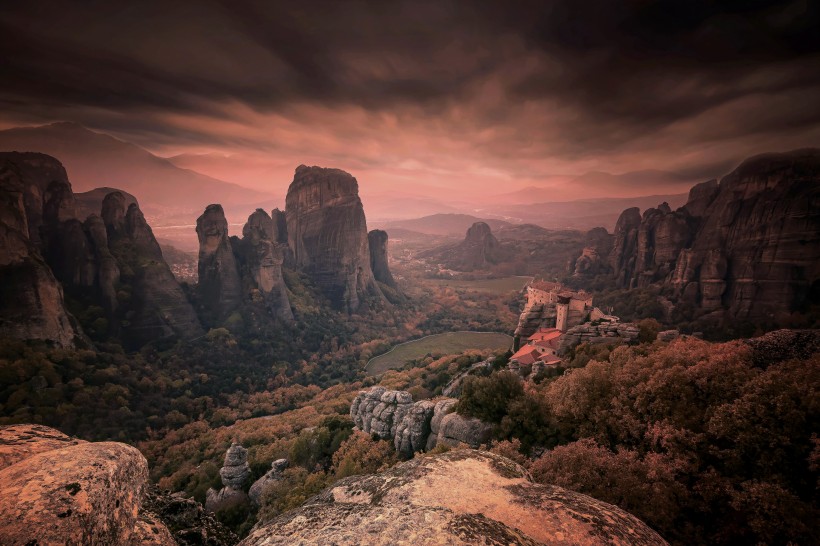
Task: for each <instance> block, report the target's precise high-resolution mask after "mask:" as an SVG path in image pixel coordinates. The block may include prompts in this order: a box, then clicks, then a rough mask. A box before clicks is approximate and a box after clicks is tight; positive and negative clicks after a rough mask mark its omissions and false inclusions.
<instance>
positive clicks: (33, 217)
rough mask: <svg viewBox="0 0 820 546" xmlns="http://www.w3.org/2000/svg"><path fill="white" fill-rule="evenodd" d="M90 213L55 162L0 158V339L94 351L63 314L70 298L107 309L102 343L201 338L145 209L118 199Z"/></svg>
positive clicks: (98, 333)
mask: <svg viewBox="0 0 820 546" xmlns="http://www.w3.org/2000/svg"><path fill="white" fill-rule="evenodd" d="M86 205H87V203H86ZM85 212H87V207H80V206H78V204H77V201H76V199H75V197H74V194H73V192H72V190H71V184H70V183H69V181H68V178H67V177H66V174H65V170H64V169H63V168H62V166H61V165H60V163H59V161H57V160H56V159H54V158H52V157H49V156H46V155H43V154H33V153H3V154H0V247H2V252H1V253H0V254H2V259H0V268H2V271H3V280H4V282H3V286H2V291H3V298H2V302H1V303H0V333H3V334H6V335H11V336H13V337H16V338H20V339H45V340H48V341H51V342H53V343H55V344H57V345H61V346H71V345H73V344H75V342H77V341H78V340H79V341H80V342H81V343H83V344H88V340H87V338H85V336H84V335H83V332H82V331H81V329H80V327H79V325H78V324H77V321H75V320H74V319H73V318H72V317H71V316H70V315H69V314H68V313H67V311H66V308H65V294H69V293H70V294H71V295H72V296H73V297H75V298H76V299H78V300H80V301H83V302H87V303H88V304H98V305H99V306H100V307H101V308H102V309H104V311H105V320H104V321H103V322H101V323H97V324H96V325H95V328H96V330H95V331H94V332H90V333H92V334H94V335H95V337H97V338H105V337H106V336H118V337H121V339H122V340H123V342H124V344H125V345H126V346H128V347H129V348H136V347H139V346H141V345H143V344H145V343H147V342H149V341H153V340H155V339H159V338H165V337H171V336H175V337H180V338H188V337H194V336H197V335H201V334H202V330H201V327H200V326H199V320H198V318H197V316H196V314H195V313H194V310H193V308H192V307H191V305H190V304H189V303H188V301H187V299H186V298H185V295H184V294H183V292H182V290H181V289H180V287H179V285H178V283H177V282H176V280H175V279H174V277H173V274H172V273H171V271H170V269H169V268H168V265H167V264H166V263H165V261H164V259H163V257H162V252H161V251H160V249H159V245H158V244H157V241H156V239H155V238H154V235H153V233H152V232H151V228H150V227H149V226H148V224H147V223H146V221H145V218H144V216H143V215H142V212H141V211H140V209H139V206H138V205H137V204H136V203H135V202H131V201H130V200H129V198H128V197H126V196H125V195H123V194H122V193H120V192H117V191H113V192H110V193H108V194H106V196H105V198H104V199H103V200H102V202H101V203H100V207H99V208H98V209H97V210H96V212H95V213H92V214H90V215H88V216H82V214H85Z"/></svg>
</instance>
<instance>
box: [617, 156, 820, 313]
mask: <svg viewBox="0 0 820 546" xmlns="http://www.w3.org/2000/svg"><path fill="white" fill-rule="evenodd" d="M818 182H820V150H816V149H808V150H797V151H794V152H790V153H782V154H764V155H760V156H756V157H753V158H750V159H747V160H746V161H744V162H743V163H742V164H741V165H740V166H739V167H738V168H737V169H735V170H734V171H733V172H731V173H730V174H728V175H726V176H724V177H723V178H722V179H721V180H720V182H719V183H718V182H716V181H714V180H710V181H708V182H704V183H702V184H698V185H697V186H695V187H694V188H692V190H691V191H690V193H689V201H688V202H687V204H686V205H685V206H683V207H681V208H680V209H678V210H677V211H674V212H672V211H671V210H669V207H668V206H665V205H661V206H659V207H658V208H657V209H649V210H647V211H646V212H645V213H644V215H643V218H639V217H638V212H637V209H628V210H626V211H624V213H623V214H622V215H621V218H620V219H619V220H618V226H617V227H616V230H615V247H614V249H613V252H612V254H611V256H610V258H611V263H612V267H613V271H614V273H615V276H616V279H617V283H618V285H619V286H622V287H634V286H648V285H649V284H653V283H660V284H663V285H665V286H667V287H669V288H670V289H671V291H672V292H673V293H674V297H673V300H674V301H676V302H687V303H688V304H690V305H694V306H695V307H696V308H698V309H700V310H701V312H702V313H716V314H718V315H723V314H726V315H727V316H728V317H730V318H731V319H733V320H738V319H739V320H748V321H752V322H759V321H768V322H777V321H778V320H779V319H781V318H786V317H788V315H789V314H790V313H793V312H800V311H803V310H806V309H807V308H808V307H809V306H811V305H816V304H817V303H820V237H818V234H819V233H820V183H818Z"/></svg>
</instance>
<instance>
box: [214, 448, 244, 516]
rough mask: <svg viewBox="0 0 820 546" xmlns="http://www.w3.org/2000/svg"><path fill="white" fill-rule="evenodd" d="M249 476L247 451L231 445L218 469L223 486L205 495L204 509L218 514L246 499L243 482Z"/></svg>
mask: <svg viewBox="0 0 820 546" xmlns="http://www.w3.org/2000/svg"><path fill="white" fill-rule="evenodd" d="M250 475H251V469H250V467H249V466H248V450H247V449H245V448H244V447H242V446H241V445H239V444H237V443H235V442H234V443H233V444H231V447H230V448H228V451H227V452H226V453H225V462H224V464H223V465H222V468H221V469H219V477H220V478H221V479H222V485H223V486H224V487H223V488H222V489H220V490H219V491H216V490H215V489H213V488H211V489H208V491H207V493H206V500H205V509H206V510H207V511H209V512H218V511H219V510H222V509H224V508H228V507H230V506H233V505H235V504H238V503H243V502H245V501H246V500H247V499H248V496H247V495H246V494H245V491H244V487H245V482H246V481H247V480H248V477H249V476H250Z"/></svg>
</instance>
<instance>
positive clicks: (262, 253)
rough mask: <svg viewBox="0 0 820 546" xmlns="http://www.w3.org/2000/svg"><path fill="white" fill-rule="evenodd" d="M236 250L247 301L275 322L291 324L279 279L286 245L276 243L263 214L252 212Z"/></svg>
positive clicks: (285, 293)
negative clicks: (255, 303)
mask: <svg viewBox="0 0 820 546" xmlns="http://www.w3.org/2000/svg"><path fill="white" fill-rule="evenodd" d="M238 246H239V253H238V254H239V257H240V260H239V261H240V263H241V270H242V273H243V275H242V276H243V284H244V285H245V287H246V290H247V292H248V297H249V299H250V301H258V302H260V303H263V304H264V305H265V306H266V308H267V309H268V312H269V313H270V314H271V315H272V316H273V317H275V318H278V319H281V320H285V321H291V320H293V312H292V311H291V308H290V300H289V298H288V289H287V286H285V279H284V277H283V276H282V264H283V263H284V261H285V259H284V253H283V251H284V250H285V249H286V248H287V245H285V244H282V243H279V242H277V227H276V224H275V223H274V221H273V219H272V218H271V217H270V216H268V213H267V212H265V211H264V210H262V209H256V212H254V213H253V214H251V215H250V216H249V217H248V222H247V223H246V224H245V226H244V227H243V228H242V241H241V242H240V244H239V245H238Z"/></svg>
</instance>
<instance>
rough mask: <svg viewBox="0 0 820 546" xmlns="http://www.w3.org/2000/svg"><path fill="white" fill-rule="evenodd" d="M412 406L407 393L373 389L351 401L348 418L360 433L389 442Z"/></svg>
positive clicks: (380, 388)
mask: <svg viewBox="0 0 820 546" xmlns="http://www.w3.org/2000/svg"><path fill="white" fill-rule="evenodd" d="M412 405H413V397H412V396H411V395H410V393H409V392H406V391H390V390H387V389H385V388H384V387H373V388H372V389H370V390H369V391H365V392H361V393H359V395H358V396H357V397H356V398H355V399H353V403H352V404H351V406H350V416H351V417H352V418H353V423H354V424H355V425H356V426H357V427H359V428H360V429H361V430H362V431H364V432H367V433H368V434H374V435H376V436H378V437H379V438H381V439H382V440H390V439H393V437H395V435H396V428H397V427H398V425H399V423H401V420H402V419H403V418H404V415H405V414H406V413H407V412H408V411H409V410H410V407H411V406H412Z"/></svg>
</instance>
